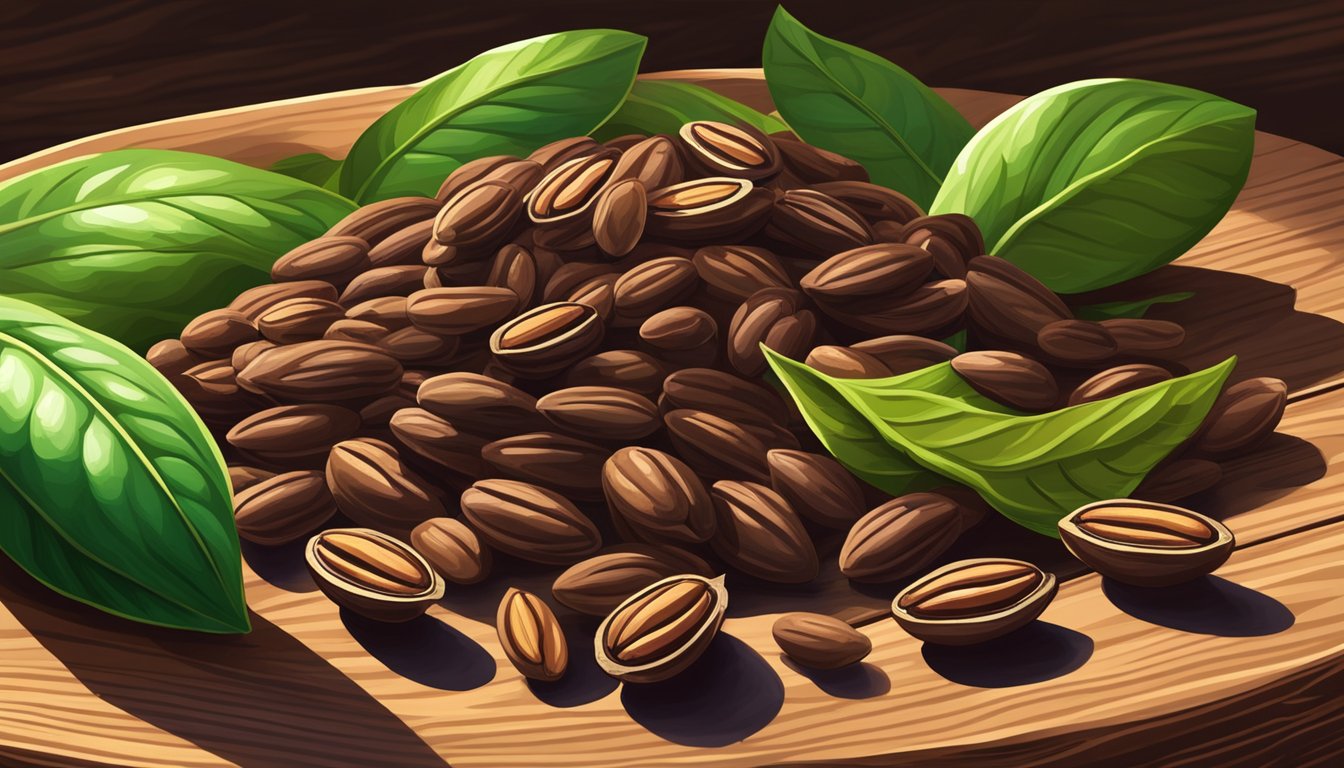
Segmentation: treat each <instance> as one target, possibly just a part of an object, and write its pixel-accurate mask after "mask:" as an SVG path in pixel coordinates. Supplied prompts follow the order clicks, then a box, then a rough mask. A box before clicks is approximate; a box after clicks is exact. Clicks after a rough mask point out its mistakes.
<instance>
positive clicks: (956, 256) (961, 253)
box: [902, 213, 985, 278]
mask: <svg viewBox="0 0 1344 768" xmlns="http://www.w3.org/2000/svg"><path fill="white" fill-rule="evenodd" d="M902 240H903V241H904V242H906V243H909V244H911V245H917V246H919V247H920V248H923V249H924V250H926V251H928V252H929V253H931V254H933V260H934V268H935V269H937V270H938V273H939V274H941V275H942V276H943V277H955V278H964V277H966V270H967V267H968V265H969V263H970V261H971V260H972V259H974V258H976V257H979V256H982V255H984V253H985V240H984V237H983V236H981V234H980V228H979V227H977V226H976V225H975V222H974V221H972V220H971V217H969V216H965V215H962V214H960V213H944V214H938V215H935V216H921V217H919V218H917V219H912V220H911V221H909V222H907V223H906V225H905V231H904V232H903V233H902Z"/></svg>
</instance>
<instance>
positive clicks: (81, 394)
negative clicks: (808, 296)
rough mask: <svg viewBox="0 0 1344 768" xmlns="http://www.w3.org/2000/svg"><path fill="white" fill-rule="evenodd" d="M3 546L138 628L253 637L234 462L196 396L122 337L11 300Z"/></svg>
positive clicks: (0, 465) (5, 305)
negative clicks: (227, 462) (199, 412)
mask: <svg viewBox="0 0 1344 768" xmlns="http://www.w3.org/2000/svg"><path fill="white" fill-rule="evenodd" d="M0 381H3V382H4V386H2V387H0V549H2V550H4V552H5V554H7V555H9V557H10V558H12V559H13V560H14V562H16V563H18V565H19V566H21V567H22V568H23V569H24V570H25V571H27V572H28V573H30V574H32V576H33V577H34V578H36V579H37V580H38V581H40V582H42V583H43V584H46V585H47V586H49V587H51V588H52V589H54V590H56V591H57V592H60V593H61V594H63V595H66V596H67V597H71V598H74V599H75V600H79V601H80V602H83V603H88V604H89V605H92V606H94V607H96V608H100V609H102V610H104V611H107V612H108V613H111V614H115V615H117V616H122V617H125V618H128V619H133V620H135V621H142V622H146V623H149V624H159V625H162V626H167V627H177V628H181V629H194V630H200V631H202V632H246V631H248V629H249V625H248V617H247V605H246V603H245V602H244V599H243V586H242V566H241V563H240V557H239V548H238V536H237V533H236V532H235V531H234V527H233V514H232V505H231V501H230V492H229V485H228V478H227V475H226V474H225V469H224V460H223V458H222V457H221V456H220V453H219V449H218V448H216V447H215V444H214V442H213V441H212V440H211V439H210V435H209V433H208V432H207V431H206V429H205V426H204V425H202V424H201V422H200V420H199V419H198V418H197V417H196V415H195V414H194V413H193V412H192V410H191V408H190V407H188V405H187V403H186V401H184V400H183V399H182V397H181V396H180V395H179V394H178V393H177V392H176V390H174V389H173V388H172V386H171V385H169V384H168V382H167V381H166V380H164V378H163V377H162V376H160V375H159V374H158V373H157V372H156V371H155V370H154V369H153V368H151V367H150V365H149V363H147V362H145V361H144V360H143V359H142V358H140V357H139V356H138V355H136V354H135V353H133V352H131V351H130V350H129V349H127V348H125V347H123V346H121V345H120V344H118V343H116V342H115V341H113V340H112V339H109V338H107V337H105V336H101V335H99V334H97V333H94V332H92V331H89V330H87V329H84V328H81V327H79V326H77V325H75V324H74V323H71V322H69V321H68V320H66V319H64V318H62V317H60V316H58V315H56V314H53V313H51V312H48V311H46V310H44V309H41V308H40V307H36V306H33V305H32V304H28V303H26V302H22V301H18V300H15V299H10V298H4V297H0Z"/></svg>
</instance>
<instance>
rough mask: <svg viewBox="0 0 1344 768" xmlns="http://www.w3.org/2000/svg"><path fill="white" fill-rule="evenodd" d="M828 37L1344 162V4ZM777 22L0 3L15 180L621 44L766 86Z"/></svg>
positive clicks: (929, 68) (839, 13)
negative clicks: (756, 72)
mask: <svg viewBox="0 0 1344 768" xmlns="http://www.w3.org/2000/svg"><path fill="white" fill-rule="evenodd" d="M785 5H786V6H787V7H788V8H789V9H790V11H791V12H792V13H794V14H795V15H796V16H798V17H799V18H800V19H801V20H802V21H803V22H804V23H806V24H808V25H809V26H811V27H812V28H813V29H815V30H817V31H819V32H821V33H823V34H826V35H829V36H832V37H837V38H840V39H842V40H845V41H847V42H850V43H854V44H856V45H859V46H862V47H864V48H867V49H869V50H872V51H876V52H878V53H880V54H882V55H884V56H886V57H888V58H890V59H892V60H893V61H895V62H897V63H898V64H900V65H901V66H903V67H905V68H906V69H908V70H910V71H911V72H913V73H914V74H915V75H917V76H919V77H920V78H922V79H923V80H924V81H925V82H927V83H929V84H930V85H938V86H955V87H962V88H979V89H984V90H995V91H1004V92H1009V93H1022V94H1026V93H1032V92H1034V91H1038V90H1041V89H1043V88H1047V87H1049V86H1052V85H1057V84H1059V83H1062V82H1067V81H1069V80H1077V79H1081V78H1087V77H1107V76H1124V77H1144V78H1150V79H1154V80H1163V81H1167V82H1172V83H1178V84H1181V85H1187V86H1192V87H1195V88H1201V89H1204V90H1207V91H1211V92H1213V93H1216V94H1219V95H1221V96H1224V97H1226V98H1230V99H1233V100H1235V101H1238V102H1241V103H1243V104H1248V105H1250V106H1252V107H1255V108H1256V109H1258V110H1259V111H1260V116H1259V123H1258V125H1259V127H1260V128H1261V129H1263V130H1267V131H1270V132H1273V133H1279V134H1283V135H1286V136H1289V137H1292V138H1295V139H1300V140H1302V141H1306V142H1309V143H1312V144H1316V145H1318V146H1321V147H1325V148H1327V149H1331V150H1333V151H1336V152H1341V153H1344V119H1342V118H1344V108H1342V107H1341V102H1344V0H1299V1H1296V2H1294V1H1293V0H1286V1H1278V0H1255V1H1254V2H1246V1H1244V0H1227V1H1224V2H1211V1H1210V0H1204V1H1203V2H1191V1H1190V0H1119V1H1118V2H1107V1H1105V0H1100V1H1099V0H1089V1H1083V0H1077V1H1070V2H1061V1H1059V0H1055V1H1053V2H1036V3H1024V2H991V1H989V0H922V1H919V0H889V1H888V2H866V3H847V2H842V1H841V0H823V1H822V2H814V1H813V0H790V1H789V2H786V3H785ZM774 7H775V3H774V2H733V1H732V0H710V1H708V2H701V1H700V0H627V2H624V3H614V2H555V1H552V2H539V1H538V0H439V1H438V2H433V3H413V2H407V1H405V0H382V1H381V2H360V3H350V2H344V3H343V2H308V3H299V2H285V1H284V0H270V2H257V1H256V0H235V1H232V2H231V1H230V0H157V2H156V1H152V0H127V1H124V2H105V3H101V4H97V5H95V4H83V3H70V2H57V1H56V0H45V2H42V3H36V2H33V1H32V0H9V2H4V3H0V115H3V119H0V161H3V160H9V159H12V158H14V157H17V156H20V155H23V154H27V153H29V152H33V151H36V150H39V149H42V148H44V147H47V146H50V145H53V144H58V143H60V142H63V141H67V140H69V139H73V138H78V137H80V136H86V135H89V134H93V133H98V132H101V131H106V130H109V129H112V128H119V127H122V126H127V125H134V124H137V123H144V122H149V121H152V120H160V119H164V118H169V117H175V116H179V115H186V114H191V113H194V112H202V111H206V110H212V109H221V108H225V107H232V106H238V105H243V104H251V103H256V102H262V101H270V100H274V99H282V98H288V97H292V96H304V95H308V94H314V93H322V92H326V91H336V90H344V89H348V88H358V87H362V86H370V85H388V84H395V83H405V82H413V81H416V80H421V79H423V78H425V77H428V76H430V75H433V74H435V73H437V72H439V71H442V70H444V69H447V68H450V67H452V66H453V65H455V64H457V63H459V62H461V61H463V60H465V59H467V58H469V57H471V56H472V55H474V54H476V53H478V52H480V51H482V50H485V49H487V48H490V47H493V46H496V45H499V44H502V43H506V42H510V41H513V40H517V39H520V38H525V37H531V36H534V35H539V34H544V33H547V32H554V31H559V30H562V29H572V28H578V27H590V26H605V27H616V28H621V29H628V30H631V31H635V32H640V33H642V34H644V35H647V36H648V37H649V38H650V44H649V48H648V52H647V53H646V55H645V58H644V66H643V68H644V70H645V71H654V70H659V69H681V68H691V67H757V66H760V48H761V39H762V36H763V34H764V32H765V29H766V26H767V24H768V23H769V20H770V15H771V13H772V12H773V10H774Z"/></svg>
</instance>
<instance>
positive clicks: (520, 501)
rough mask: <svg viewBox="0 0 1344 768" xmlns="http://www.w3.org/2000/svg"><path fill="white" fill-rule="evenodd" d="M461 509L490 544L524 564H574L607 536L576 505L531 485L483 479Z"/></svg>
mask: <svg viewBox="0 0 1344 768" xmlns="http://www.w3.org/2000/svg"><path fill="white" fill-rule="evenodd" d="M461 506H462V516H463V517H464V518H466V521H467V522H468V523H470V524H471V527H472V529H473V530H474V531H476V533H477V535H479V536H480V537H481V538H482V539H485V542H486V543H487V544H489V545H490V546H491V547H493V548H495V549H497V550H499V551H500V552H504V553H506V554H510V555H513V556H514V557H518V558H522V559H523V560H528V561H531V562H534V563H543V564H546V565H570V564H572V563H576V562H578V561H580V560H582V559H583V558H585V557H588V556H589V555H592V554H593V553H595V552H597V550H598V549H599V548H601V546H602V535H601V534H600V533H598V530H597V528H596V527H595V526H594V525H593V523H592V521H591V520H589V519H588V518H587V517H585V516H584V514H583V513H582V512H580V511H579V510H578V509H577V508H576V507H575V506H574V504H573V503H572V502H570V501H569V500H568V499H566V498H565V497H564V496H561V495H560V494H558V493H556V492H555V491H551V490H548V489H546V488H540V487H537V486H535V485H531V484H529V483H524V482H519V481H517V480H501V479H490V480H478V481H476V482H475V483H474V484H472V486H471V487H470V488H468V489H467V490H465V491H463V492H462V500H461Z"/></svg>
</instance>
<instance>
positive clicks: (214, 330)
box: [182, 309, 257, 359]
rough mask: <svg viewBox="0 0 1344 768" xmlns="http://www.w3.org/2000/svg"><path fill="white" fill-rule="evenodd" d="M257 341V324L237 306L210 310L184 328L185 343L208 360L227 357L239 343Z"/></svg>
mask: <svg viewBox="0 0 1344 768" xmlns="http://www.w3.org/2000/svg"><path fill="white" fill-rule="evenodd" d="M256 340H257V328H256V326H254V325H253V324H252V323H251V321H249V320H248V318H247V317H246V316H245V315H244V314H243V313H242V312H239V311H237V310H234V309H215V310H211V311H209V312H206V313H204V314H202V315H200V316H199V317H197V318H196V319H195V320H192V321H191V322H190V323H187V327H186V328H183V329H182V345H183V346H185V347H186V348H187V349H189V350H191V351H192V352H194V353H196V354H197V355H200V356H202V357H203V358H205V359H210V358H219V357H228V356H229V355H230V354H231V353H232V352H233V350H234V349H235V348H236V347H238V346H239V345H242V344H246V343H248V342H250V341H256Z"/></svg>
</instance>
